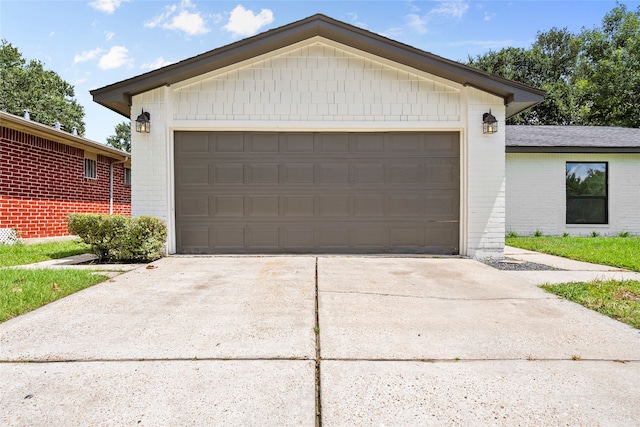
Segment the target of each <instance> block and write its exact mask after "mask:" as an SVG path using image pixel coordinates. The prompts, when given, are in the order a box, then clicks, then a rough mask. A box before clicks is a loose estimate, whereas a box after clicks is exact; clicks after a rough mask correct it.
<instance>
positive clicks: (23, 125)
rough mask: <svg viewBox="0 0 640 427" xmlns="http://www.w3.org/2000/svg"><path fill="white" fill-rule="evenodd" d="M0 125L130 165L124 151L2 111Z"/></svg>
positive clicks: (127, 154)
mask: <svg viewBox="0 0 640 427" xmlns="http://www.w3.org/2000/svg"><path fill="white" fill-rule="evenodd" d="M0 125H1V126H4V127H6V128H9V129H13V130H17V131H18V132H25V133H28V134H30V135H35V136H39V137H41V138H45V139H49V140H51V141H55V142H58V143H60V144H64V145H68V146H71V147H75V148H80V149H82V150H85V151H88V152H91V153H96V154H100V155H103V156H105V157H109V158H111V159H116V160H118V161H124V162H126V163H127V164H128V163H130V159H131V154H129V153H127V152H126V151H122V150H118V149H117V148H112V147H109V146H107V145H104V144H100V143H99V142H95V141H92V140H90V139H87V138H83V137H81V136H77V135H73V134H70V133H68V132H65V131H63V130H58V129H55V128H53V127H51V126H47V125H43V124H42V123H38V122H34V121H31V120H27V119H25V118H22V117H20V116H15V115H13V114H9V113H6V112H4V111H0Z"/></svg>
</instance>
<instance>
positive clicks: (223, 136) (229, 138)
mask: <svg viewBox="0 0 640 427" xmlns="http://www.w3.org/2000/svg"><path fill="white" fill-rule="evenodd" d="M191 133H200V132H180V138H183V135H188V134H191ZM202 133H204V134H207V135H210V138H211V139H212V142H213V143H212V144H211V145H212V146H213V150H212V151H213V154H225V153H243V152H244V136H243V135H242V134H241V133H233V132H231V133H213V134H212V133H207V132H202Z"/></svg>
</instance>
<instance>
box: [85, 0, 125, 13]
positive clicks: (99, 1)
mask: <svg viewBox="0 0 640 427" xmlns="http://www.w3.org/2000/svg"><path fill="white" fill-rule="evenodd" d="M125 1H126V0H125ZM121 3H122V0H93V1H92V2H91V3H89V6H91V7H92V8H94V9H95V10H98V11H100V12H103V13H106V14H107V15H111V14H112V13H113V12H115V11H116V9H117V8H119V7H120V4H121Z"/></svg>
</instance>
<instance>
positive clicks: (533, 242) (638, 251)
mask: <svg viewBox="0 0 640 427" xmlns="http://www.w3.org/2000/svg"><path fill="white" fill-rule="evenodd" d="M506 244H507V245H509V246H515V247H517V248H522V249H528V250H532V251H536V252H542V253H546V254H551V255H557V256H561V257H564V258H569V259H574V260H578V261H586V262H592V263H596V264H603V265H610V266H613V267H620V268H625V269H627V270H633V271H640V237H638V236H636V237H600V236H598V237H548V236H542V237H509V236H507V239H506Z"/></svg>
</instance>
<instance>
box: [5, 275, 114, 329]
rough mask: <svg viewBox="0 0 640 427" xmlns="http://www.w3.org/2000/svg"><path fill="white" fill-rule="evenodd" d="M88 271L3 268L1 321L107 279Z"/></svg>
mask: <svg viewBox="0 0 640 427" xmlns="http://www.w3.org/2000/svg"><path fill="white" fill-rule="evenodd" d="M107 278H108V277H107V276H105V275H102V274H94V273H93V272H91V271H87V270H73V269H65V270H52V269H42V270H28V269H0V322H4V321H5V320H8V319H11V318H13V317H16V316H19V315H21V314H24V313H26V312H29V311H31V310H35V309H36V308H38V307H41V306H43V305H45V304H48V303H50V302H52V301H55V300H57V299H60V298H62V297H65V296H67V295H70V294H72V293H74V292H78V291H80V290H82V289H84V288H87V287H89V286H92V285H95V284H97V283H100V282H103V281H104V280H106V279H107Z"/></svg>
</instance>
